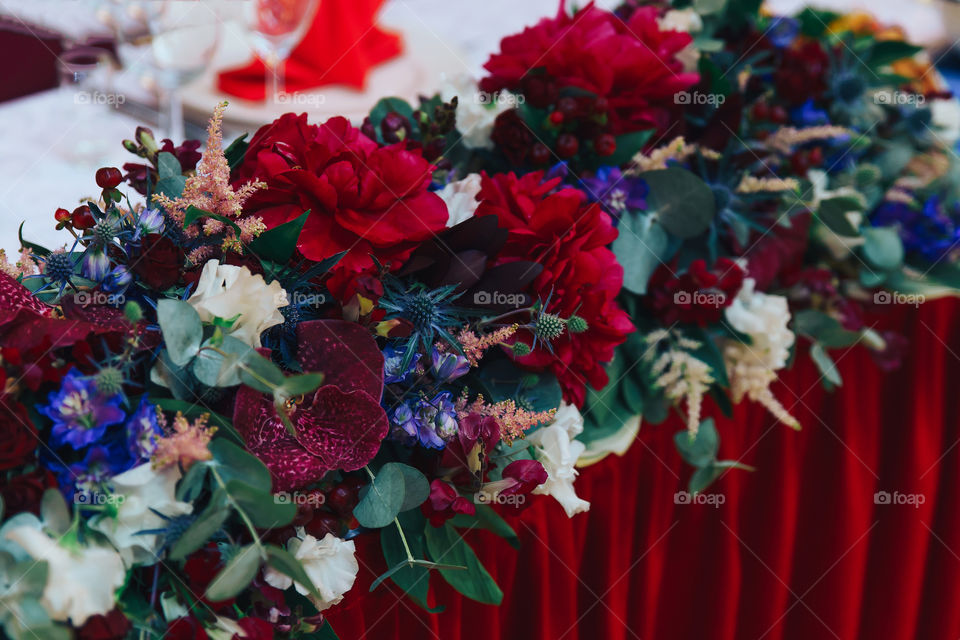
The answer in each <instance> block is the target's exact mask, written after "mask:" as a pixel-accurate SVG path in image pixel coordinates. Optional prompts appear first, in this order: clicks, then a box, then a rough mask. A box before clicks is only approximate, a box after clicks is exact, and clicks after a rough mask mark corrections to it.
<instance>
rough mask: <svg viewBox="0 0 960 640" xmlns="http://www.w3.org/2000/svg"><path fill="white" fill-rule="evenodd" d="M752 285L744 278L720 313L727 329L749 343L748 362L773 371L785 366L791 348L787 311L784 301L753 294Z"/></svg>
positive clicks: (761, 294) (756, 293)
mask: <svg viewBox="0 0 960 640" xmlns="http://www.w3.org/2000/svg"><path fill="white" fill-rule="evenodd" d="M755 285H756V282H755V281H754V279H753V278H745V279H744V281H743V286H742V287H741V289H740V292H739V293H738V294H737V297H736V298H735V299H734V301H733V304H731V305H730V306H729V307H727V308H726V310H725V311H724V313H725V315H726V317H727V322H729V323H730V326H732V327H733V328H734V329H736V330H737V331H739V332H740V333H745V334H747V335H748V336H750V338H751V339H752V344H750V345H748V348H749V350H750V352H751V356H752V359H754V360H756V361H758V362H759V363H762V364H763V365H764V366H765V367H767V368H769V369H771V370H773V371H776V370H777V369H782V368H783V367H785V366H786V364H787V358H789V357H790V347H791V346H792V345H793V340H794V336H793V332H792V331H791V330H790V329H789V327H788V326H787V325H788V324H789V323H790V308H789V307H788V306H787V299H786V298H785V297H783V296H773V295H768V294H766V293H761V292H759V291H754V286H755Z"/></svg>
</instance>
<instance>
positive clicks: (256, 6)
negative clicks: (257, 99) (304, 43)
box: [244, 0, 318, 102]
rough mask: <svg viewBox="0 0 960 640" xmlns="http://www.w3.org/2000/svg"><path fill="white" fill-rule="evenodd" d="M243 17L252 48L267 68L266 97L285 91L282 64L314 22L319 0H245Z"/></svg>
mask: <svg viewBox="0 0 960 640" xmlns="http://www.w3.org/2000/svg"><path fill="white" fill-rule="evenodd" d="M245 4H246V7H245V16H244V17H245V19H246V23H247V27H248V29H249V32H250V38H251V41H252V44H253V50H254V51H255V52H256V54H257V57H259V58H260V60H262V61H263V64H264V65H265V66H266V68H267V79H266V82H267V86H266V100H270V99H273V101H274V102H279V101H280V100H281V99H282V98H281V96H282V95H283V94H284V92H285V91H286V84H285V77H284V66H285V65H286V61H287V58H289V57H290V53H291V52H292V51H293V48H294V47H295V46H297V44H298V43H299V42H300V39H301V38H303V35H304V33H306V31H307V28H308V27H309V26H310V24H311V23H312V22H313V16H314V14H315V13H316V10H317V4H318V0H248V2H246V3H245Z"/></svg>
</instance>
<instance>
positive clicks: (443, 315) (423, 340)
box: [380, 277, 466, 371]
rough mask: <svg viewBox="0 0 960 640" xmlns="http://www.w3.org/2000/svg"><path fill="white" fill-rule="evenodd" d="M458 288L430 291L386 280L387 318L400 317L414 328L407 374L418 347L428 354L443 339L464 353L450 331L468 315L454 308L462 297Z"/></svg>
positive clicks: (383, 302)
mask: <svg viewBox="0 0 960 640" xmlns="http://www.w3.org/2000/svg"><path fill="white" fill-rule="evenodd" d="M456 288H457V285H446V286H443V287H439V288H437V289H429V288H428V287H427V286H426V285H424V284H422V283H419V282H415V283H413V284H412V285H410V286H409V287H404V285H403V283H401V282H400V280H398V279H396V278H392V277H388V278H385V279H384V281H383V295H382V296H381V297H380V307H381V308H382V309H385V310H386V311H387V319H388V320H392V319H395V318H400V319H403V320H406V321H407V322H409V323H410V324H411V325H413V331H412V332H411V334H410V336H409V337H408V338H406V340H407V343H406V349H405V351H404V354H403V360H402V361H401V363H400V366H399V370H400V371H405V370H406V369H407V367H409V366H410V363H411V362H412V361H413V356H414V353H416V351H417V345H418V344H419V345H420V346H422V347H423V349H424V351H425V352H429V350H430V348H431V347H432V346H433V344H434V343H435V342H436V341H437V340H438V339H442V340H444V341H445V342H446V343H447V344H449V345H450V346H451V347H452V348H453V349H454V350H456V351H457V353H461V349H460V344H459V343H458V342H457V341H456V340H455V339H454V338H453V336H452V335H450V333H449V331H448V330H447V329H448V328H449V327H453V326H456V325H458V324H460V323H461V321H462V320H461V319H462V318H463V316H464V314H465V313H466V311H465V310H463V309H460V308H459V307H455V306H454V305H453V301H454V300H456V299H457V298H459V297H460V295H461V294H459V293H456Z"/></svg>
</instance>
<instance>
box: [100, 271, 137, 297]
mask: <svg viewBox="0 0 960 640" xmlns="http://www.w3.org/2000/svg"><path fill="white" fill-rule="evenodd" d="M131 282H133V276H132V275H130V271H128V270H127V268H126V267H125V266H123V265H122V264H121V265H119V266H116V267H114V268H113V270H112V271H111V272H110V273H108V274H107V277H106V278H104V279H103V283H102V285H101V287H102V288H103V290H104V291H106V292H107V293H123V292H124V291H126V290H127V287H129V286H130V283H131Z"/></svg>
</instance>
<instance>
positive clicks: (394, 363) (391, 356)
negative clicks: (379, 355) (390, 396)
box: [383, 345, 420, 384]
mask: <svg viewBox="0 0 960 640" xmlns="http://www.w3.org/2000/svg"><path fill="white" fill-rule="evenodd" d="M419 359H420V353H419V352H417V353H415V354H413V358H412V359H411V360H410V364H409V365H408V366H407V368H406V369H401V365H402V364H403V354H402V353H400V352H399V351H397V350H396V349H394V348H393V347H391V346H390V345H387V346H386V347H384V348H383V381H384V382H385V383H387V384H396V383H401V382H406V381H407V380H408V379H409V378H410V374H411V373H413V371H414V369H416V367H417V361H418V360H419Z"/></svg>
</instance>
